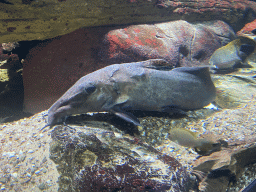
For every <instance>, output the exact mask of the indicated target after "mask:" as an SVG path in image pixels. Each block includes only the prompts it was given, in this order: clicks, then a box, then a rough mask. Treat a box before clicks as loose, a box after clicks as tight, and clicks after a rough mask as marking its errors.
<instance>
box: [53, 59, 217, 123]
mask: <svg viewBox="0 0 256 192" xmlns="http://www.w3.org/2000/svg"><path fill="white" fill-rule="evenodd" d="M214 99H215V87H214V84H213V83H212V81H211V77H210V74H209V69H208V68H207V67H195V68H194V67H193V68H187V67H181V68H176V69H173V70H170V69H169V67H168V63H166V62H165V61H164V60H161V59H155V60H147V61H143V62H136V63H126V64H115V65H110V66H107V67H105V68H103V69H100V70H97V71H95V72H93V73H90V74H88V75H86V76H84V77H82V78H81V79H79V80H78V81H77V82H76V83H75V84H74V85H73V86H72V87H71V88H70V89H69V90H68V91H67V92H66V93H65V94H64V95H63V96H62V97H61V98H59V99H58V100H57V101H56V102H55V103H54V104H53V105H52V106H51V108H50V109H49V111H48V123H49V125H50V126H52V125H54V124H56V123H58V122H62V121H63V120H64V118H65V117H67V116H70V115H74V114H82V113H87V112H103V111H107V112H112V113H114V114H116V115H117V116H119V117H121V118H123V119H125V120H126V121H128V122H131V123H133V124H135V125H139V120H138V119H137V118H136V117H134V116H133V115H132V114H130V113H127V112H126V110H141V111H160V112H170V111H172V110H173V108H175V109H186V110H191V109H198V108H202V107H204V106H206V105H208V104H209V103H210V102H212V101H214Z"/></svg>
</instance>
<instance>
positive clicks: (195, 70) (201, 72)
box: [172, 66, 211, 82]
mask: <svg viewBox="0 0 256 192" xmlns="http://www.w3.org/2000/svg"><path fill="white" fill-rule="evenodd" d="M172 71H174V72H183V73H189V74H192V75H195V76H197V77H198V78H200V79H201V80H202V81H204V82H211V76H210V71H209V67H208V66H207V67H179V68H175V69H173V70H172Z"/></svg>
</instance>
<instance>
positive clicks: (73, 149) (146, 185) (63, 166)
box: [50, 126, 191, 192]
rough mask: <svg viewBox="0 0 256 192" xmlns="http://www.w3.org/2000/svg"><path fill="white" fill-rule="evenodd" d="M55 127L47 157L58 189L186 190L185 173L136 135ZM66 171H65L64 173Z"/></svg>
mask: <svg viewBox="0 0 256 192" xmlns="http://www.w3.org/2000/svg"><path fill="white" fill-rule="evenodd" d="M73 128H74V129H75V130H74V129H70V128H68V127H63V126H57V127H56V128H55V129H54V131H53V132H52V138H53V142H52V143H51V149H50V151H51V156H50V158H51V159H52V160H53V161H54V162H55V163H56V165H57V166H58V168H57V169H58V171H59V173H60V177H59V184H60V185H59V186H60V188H59V190H61V191H73V190H74V191H87V190H89V191H103V190H106V191H113V190H121V191H127V192H128V191H146V190H150V191H188V187H189V185H190V186H191V183H190V176H189V173H188V172H187V171H186V169H184V168H183V167H182V166H181V164H179V163H178V161H177V160H175V159H174V158H172V157H169V156H166V155H162V154H160V153H159V152H158V151H157V150H155V149H154V148H152V147H150V146H149V145H147V144H146V143H143V142H142V141H140V140H139V139H137V138H134V137H130V136H122V135H120V134H118V133H114V132H112V131H106V130H103V129H95V128H87V127H77V126H75V127H73ZM67 172H68V173H69V174H67Z"/></svg>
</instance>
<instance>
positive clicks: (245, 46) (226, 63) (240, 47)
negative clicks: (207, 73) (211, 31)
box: [209, 36, 256, 71]
mask: <svg viewBox="0 0 256 192" xmlns="http://www.w3.org/2000/svg"><path fill="white" fill-rule="evenodd" d="M255 45H256V43H255V41H254V40H253V39H251V38H249V37H244V36H241V37H239V38H238V39H236V40H233V41H231V42H230V43H228V44H227V45H225V46H223V47H221V48H219V49H217V50H216V51H215V52H214V53H213V54H212V56H211V58H210V60H209V64H210V65H211V69H213V70H216V71H220V70H229V69H234V68H236V67H251V66H249V65H248V64H245V63H244V61H245V59H246V58H247V57H248V56H249V55H250V54H251V53H253V52H254V50H255Z"/></svg>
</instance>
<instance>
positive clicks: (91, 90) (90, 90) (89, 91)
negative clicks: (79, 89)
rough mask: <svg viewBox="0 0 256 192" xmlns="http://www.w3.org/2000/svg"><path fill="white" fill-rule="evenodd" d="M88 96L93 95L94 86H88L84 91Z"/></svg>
mask: <svg viewBox="0 0 256 192" xmlns="http://www.w3.org/2000/svg"><path fill="white" fill-rule="evenodd" d="M84 90H85V91H86V92H87V93H88V94H91V93H93V92H94V91H95V90H96V87H95V86H94V85H89V86H88V87H86V88H85V89H84Z"/></svg>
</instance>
